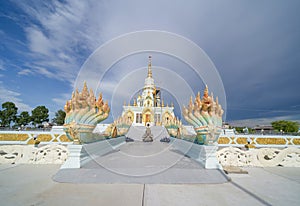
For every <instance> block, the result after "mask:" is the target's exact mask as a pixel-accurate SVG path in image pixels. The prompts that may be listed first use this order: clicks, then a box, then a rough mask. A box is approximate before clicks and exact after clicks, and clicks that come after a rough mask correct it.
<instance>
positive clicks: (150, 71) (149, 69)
mask: <svg viewBox="0 0 300 206" xmlns="http://www.w3.org/2000/svg"><path fill="white" fill-rule="evenodd" d="M148 77H150V78H152V69H151V56H149V63H148Z"/></svg>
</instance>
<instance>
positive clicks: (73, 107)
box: [64, 83, 110, 144]
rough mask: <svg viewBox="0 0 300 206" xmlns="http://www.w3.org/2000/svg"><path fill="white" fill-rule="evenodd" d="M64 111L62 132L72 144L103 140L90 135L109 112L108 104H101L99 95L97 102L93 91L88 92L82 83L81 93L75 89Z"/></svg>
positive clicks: (101, 100) (97, 136) (100, 95)
mask: <svg viewBox="0 0 300 206" xmlns="http://www.w3.org/2000/svg"><path fill="white" fill-rule="evenodd" d="M64 109H65V112H66V117H65V124H64V131H65V132H66V134H67V137H68V138H69V139H70V140H72V141H73V142H74V144H82V143H90V142H94V141H97V140H99V139H100V138H103V137H101V136H99V135H96V134H93V133H92V132H93V130H94V129H95V127H96V125H97V124H98V123H99V122H101V121H103V120H105V119H106V118H107V117H108V115H109V111H110V108H109V106H108V102H107V101H106V102H103V99H102V94H101V93H100V94H99V97H98V100H97V99H96V98H95V96H94V92H93V90H92V89H91V90H90V91H88V87H87V85H86V83H84V86H83V89H82V92H78V89H76V91H75V92H73V94H72V99H71V100H68V101H67V103H66V105H65V107H64Z"/></svg>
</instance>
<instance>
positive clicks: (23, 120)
mask: <svg viewBox="0 0 300 206" xmlns="http://www.w3.org/2000/svg"><path fill="white" fill-rule="evenodd" d="M30 122H31V116H30V115H29V113H28V112H27V111H24V112H21V114H20V115H18V116H17V119H16V123H17V126H19V127H20V126H22V125H23V126H26V125H28V124H29V123H30Z"/></svg>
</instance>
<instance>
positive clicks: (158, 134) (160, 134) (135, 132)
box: [126, 126, 169, 141]
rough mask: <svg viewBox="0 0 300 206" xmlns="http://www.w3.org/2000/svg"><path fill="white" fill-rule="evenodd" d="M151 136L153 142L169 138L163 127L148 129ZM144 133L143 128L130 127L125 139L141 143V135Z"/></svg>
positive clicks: (144, 129)
mask: <svg viewBox="0 0 300 206" xmlns="http://www.w3.org/2000/svg"><path fill="white" fill-rule="evenodd" d="M150 129H151V133H152V134H153V137H154V138H153V140H154V141H160V139H161V138H164V137H169V133H168V131H167V129H166V128H165V127H163V126H152V127H150ZM145 132H146V127H145V126H131V127H130V128H129V131H128V132H127V134H126V137H129V138H131V139H133V140H134V141H143V135H144V134H145Z"/></svg>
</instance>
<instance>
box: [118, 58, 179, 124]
mask: <svg viewBox="0 0 300 206" xmlns="http://www.w3.org/2000/svg"><path fill="white" fill-rule="evenodd" d="M151 67H152V63H151V56H149V63H148V74H147V77H146V79H145V85H144V87H143V88H142V89H141V91H142V92H141V93H140V94H138V97H137V98H135V99H134V102H133V105H130V103H129V104H128V105H126V104H125V103H124V106H123V112H122V117H123V118H125V119H126V120H127V122H129V123H130V124H132V125H134V126H147V125H150V126H154V125H160V126H161V125H167V124H168V123H169V122H170V121H171V120H172V119H173V118H174V117H175V116H174V111H173V110H174V105H173V104H171V105H170V106H169V105H168V104H167V105H165V104H164V101H163V100H162V99H161V90H160V89H159V88H157V87H156V86H155V83H154V79H153V77H152V68H151Z"/></svg>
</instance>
